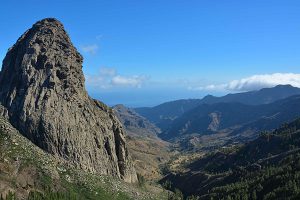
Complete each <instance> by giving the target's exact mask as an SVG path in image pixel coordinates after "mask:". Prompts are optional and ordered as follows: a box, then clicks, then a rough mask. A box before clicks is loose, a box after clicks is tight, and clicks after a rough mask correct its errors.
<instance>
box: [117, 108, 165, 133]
mask: <svg viewBox="0 0 300 200" xmlns="http://www.w3.org/2000/svg"><path fill="white" fill-rule="evenodd" d="M112 108H113V110H114V113H115V114H116V115H117V117H118V118H119V120H120V121H121V122H122V124H123V125H124V126H125V128H126V132H127V134H128V135H137V136H152V137H156V136H157V134H158V133H159V132H160V130H159V128H157V127H156V126H155V125H154V124H153V123H151V122H149V120H147V119H146V118H145V117H142V116H141V115H139V114H138V113H136V112H135V111H134V110H133V109H130V108H127V107H125V106H124V105H121V104H118V105H116V106H113V107H112Z"/></svg>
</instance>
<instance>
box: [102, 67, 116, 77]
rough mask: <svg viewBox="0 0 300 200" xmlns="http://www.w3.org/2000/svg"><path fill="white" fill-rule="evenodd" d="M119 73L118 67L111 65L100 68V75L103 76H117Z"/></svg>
mask: <svg viewBox="0 0 300 200" xmlns="http://www.w3.org/2000/svg"><path fill="white" fill-rule="evenodd" d="M116 74H117V71H116V69H114V68H110V67H101V68H100V75H103V76H115V75H116Z"/></svg>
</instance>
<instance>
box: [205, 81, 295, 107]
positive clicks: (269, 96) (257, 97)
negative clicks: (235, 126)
mask: <svg viewBox="0 0 300 200" xmlns="http://www.w3.org/2000/svg"><path fill="white" fill-rule="evenodd" d="M298 94H300V88H297V87H293V86H291V85H277V86H275V87H273V88H263V89H261V90H258V91H250V92H242V93H235V94H227V95H225V96H222V97H215V96H212V95H207V96H206V97H204V98H203V99H202V100H201V103H207V104H214V103H221V102H224V103H226V102H239V103H242V104H247V105H259V104H268V103H272V102H274V101H277V100H280V99H285V98H287V97H290V96H293V95H298Z"/></svg>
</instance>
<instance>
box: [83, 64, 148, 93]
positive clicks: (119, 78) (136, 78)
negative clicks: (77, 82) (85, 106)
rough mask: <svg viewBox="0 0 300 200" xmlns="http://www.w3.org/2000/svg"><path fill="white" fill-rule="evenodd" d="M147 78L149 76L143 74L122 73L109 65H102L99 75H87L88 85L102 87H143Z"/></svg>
mask: <svg viewBox="0 0 300 200" xmlns="http://www.w3.org/2000/svg"><path fill="white" fill-rule="evenodd" d="M147 80H148V77H147V76H143V75H133V76H123V75H120V74H118V72H117V70H116V69H114V68H109V67H101V68H100V70H99V73H98V74H97V75H87V76H86V81H87V85H88V86H92V87H95V88H102V89H108V88H112V87H132V88H141V87H142V85H143V84H144V83H145V82H146V81H147Z"/></svg>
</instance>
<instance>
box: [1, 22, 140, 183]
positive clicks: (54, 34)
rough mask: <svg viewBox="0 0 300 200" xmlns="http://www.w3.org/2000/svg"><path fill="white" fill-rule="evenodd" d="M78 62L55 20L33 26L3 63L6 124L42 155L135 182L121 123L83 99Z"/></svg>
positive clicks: (79, 58) (98, 104) (85, 96)
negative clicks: (38, 148) (17, 131)
mask: <svg viewBox="0 0 300 200" xmlns="http://www.w3.org/2000/svg"><path fill="white" fill-rule="evenodd" d="M82 60H83V58H82V56H81V55H80V54H79V53H78V51H77V50H76V48H75V47H74V46H73V44H72V43H71V41H70V38H69V36H68V34H67V33H66V31H65V30H64V27H63V25H62V24H61V23H60V22H59V21H58V20H56V19H53V18H47V19H43V20H41V21H39V22H37V23H35V24H34V25H33V26H32V28H31V29H29V30H28V31H26V32H25V33H24V34H23V35H22V36H21V37H20V38H19V39H18V41H17V42H16V44H15V45H14V46H13V47H11V48H10V49H9V51H8V53H7V55H6V57H5V59H4V61H3V66H2V71H1V73H0V102H1V104H2V105H3V106H4V107H6V109H7V113H6V115H7V116H8V119H9V121H10V122H11V124H12V125H13V126H14V127H15V128H17V129H18V130H19V131H20V133H21V134H23V135H24V136H26V137H27V138H28V139H30V140H31V141H32V142H33V143H34V144H36V145H37V146H39V147H40V148H42V149H43V150H45V151H46V152H49V153H51V154H53V155H55V156H57V157H60V158H63V159H65V160H67V161H70V162H71V163H72V164H74V165H75V166H76V167H78V168H80V169H83V170H85V171H88V172H93V173H99V174H107V175H112V176H115V177H120V178H122V179H124V180H125V181H126V182H136V180H137V176H136V172H135V169H134V166H133V163H132V161H131V157H130V155H129V153H128V149H127V146H126V141H125V137H124V131H123V128H122V125H121V123H120V122H119V121H118V119H117V118H116V117H115V115H114V113H113V112H112V110H111V109H110V108H109V107H107V106H106V105H105V104H103V103H101V102H99V101H96V100H94V99H92V98H91V97H89V96H88V94H87V91H86V90H85V85H84V84H85V79H84V76H83V72H82Z"/></svg>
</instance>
